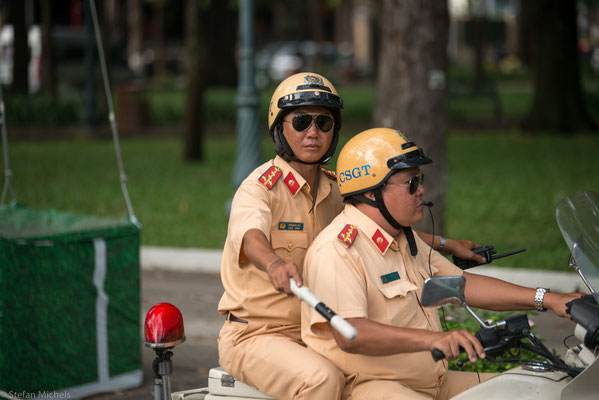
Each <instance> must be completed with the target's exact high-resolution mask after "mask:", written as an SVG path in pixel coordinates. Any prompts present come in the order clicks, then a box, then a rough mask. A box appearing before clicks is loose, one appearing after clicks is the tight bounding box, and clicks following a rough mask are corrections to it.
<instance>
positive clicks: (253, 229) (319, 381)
mask: <svg viewBox="0 0 599 400" xmlns="http://www.w3.org/2000/svg"><path fill="white" fill-rule="evenodd" d="M342 107H343V103H342V100H341V98H340V97H339V95H338V94H337V91H336V90H335V87H334V86H333V85H332V84H331V82H329V81H328V80H327V79H326V78H325V77H323V76H321V75H318V74H314V73H308V72H306V73H300V74H296V75H293V76H291V77H289V78H287V79H285V80H284V81H283V82H281V84H280V85H279V86H278V87H277V89H276V90H275V92H274V94H273V96H272V99H271V102H270V106H269V111H268V126H269V132H270V135H271V137H272V139H273V142H274V147H275V150H276V153H277V156H276V157H275V158H274V159H273V160H270V161H268V162H266V163H265V164H263V165H262V166H260V167H258V168H257V169H256V170H255V171H254V172H252V173H251V174H250V175H249V176H248V177H247V178H246V179H245V180H244V182H243V183H242V184H241V185H240V187H239V189H238V190H237V193H236V194H235V196H234V198H233V203H232V206H231V214H230V219H229V227H228V234H227V239H226V242H225V247H224V250H223V258H222V265H221V278H222V281H223V285H224V288H225V293H224V294H223V296H222V298H221V300H220V303H219V306H218V309H219V311H220V312H221V313H222V314H224V315H225V316H226V322H225V324H224V325H223V327H222V329H221V332H220V335H219V357H220V358H219V361H220V364H221V366H222V367H223V368H224V369H225V370H226V371H227V372H228V373H230V374H231V375H233V376H235V377H236V378H237V379H240V380H242V381H244V382H246V383H248V384H251V385H254V386H256V387H257V388H258V389H260V390H261V391H262V392H264V393H266V394H268V395H270V396H273V397H275V398H277V399H289V398H297V399H302V398H309V399H335V398H339V396H340V394H341V391H342V389H343V386H344V384H345V378H344V376H343V374H342V373H341V372H340V371H339V370H338V368H337V367H336V366H335V365H333V364H332V363H331V362H329V361H328V360H327V359H326V358H324V357H322V356H321V355H319V354H317V353H315V352H313V351H312V350H309V349H307V348H306V347H305V345H304V344H303V342H302V341H301V337H300V304H299V300H298V299H297V298H295V297H292V295H291V291H290V289H289V277H293V278H294V279H295V281H296V282H297V283H298V285H300V286H301V284H302V276H301V268H302V265H303V261H304V256H305V254H306V251H307V249H308V246H309V245H310V243H312V241H313V240H314V238H315V237H316V235H317V234H318V233H319V232H320V231H322V230H323V229H324V228H325V227H326V226H327V225H328V224H329V223H330V222H331V221H332V220H333V218H335V216H337V215H338V214H339V212H341V210H342V209H343V204H342V200H341V195H340V193H339V189H338V187H337V183H336V176H335V174H334V173H333V172H331V171H329V170H327V169H325V168H324V167H322V164H325V163H326V162H327V161H328V160H329V159H330V158H331V157H332V155H333V153H334V151H335V147H336V145H337V141H338V139H339V130H340V129H341V110H342ZM423 236H424V237H425V238H426V239H427V240H429V241H432V239H433V238H432V236H431V235H424V234H423ZM435 241H436V243H437V246H439V245H441V243H442V241H441V238H439V237H437V238H436V240H435ZM445 243H446V244H445V247H446V250H448V251H452V252H454V253H455V254H456V255H459V256H461V257H462V258H470V259H475V260H478V261H479V262H480V261H483V260H481V257H480V256H477V255H475V254H474V253H472V251H471V250H470V249H471V248H472V247H473V246H474V244H473V243H472V242H469V241H457V240H450V239H447V241H446V242H445Z"/></svg>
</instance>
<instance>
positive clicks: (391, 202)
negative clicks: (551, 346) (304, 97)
mask: <svg viewBox="0 0 599 400" xmlns="http://www.w3.org/2000/svg"><path fill="white" fill-rule="evenodd" d="M431 162H432V160H430V159H429V158H428V157H427V156H426V155H425V153H424V151H423V150H422V149H421V148H419V147H418V146H417V145H416V143H415V142H414V141H413V140H411V139H410V138H408V137H407V136H406V135H405V134H403V133H402V132H400V131H397V130H393V129H386V128H376V129H370V130H367V131H364V132H361V133H359V134H358V135H356V136H354V137H353V138H352V139H350V141H349V142H347V144H346V145H345V146H344V147H343V149H342V150H341V152H340V154H339V158H338V162H337V174H338V176H339V179H338V180H337V183H338V186H339V190H340V193H341V195H342V196H343V198H344V202H345V203H346V205H345V208H344V210H343V211H342V212H341V214H340V215H339V216H337V217H336V218H335V219H334V220H333V221H332V222H331V223H330V224H329V226H328V227H327V228H325V229H324V230H323V231H322V232H321V233H320V234H319V235H318V237H317V238H316V239H315V240H314V242H313V243H312V246H311V247H310V249H309V250H308V252H307V254H306V258H305V261H304V270H303V274H304V282H305V284H306V285H307V286H308V287H310V289H311V290H312V291H313V292H314V294H315V295H316V296H317V297H318V298H320V299H321V300H322V301H323V302H324V303H326V304H327V305H328V306H329V307H330V308H331V309H333V310H335V311H336V312H337V314H338V315H340V316H341V317H343V318H345V319H346V320H347V321H348V322H349V323H351V324H352V325H353V326H354V327H355V328H356V329H357V331H358V335H357V338H356V339H355V340H353V341H349V340H347V339H345V338H344V337H343V336H341V335H340V334H338V333H337V332H336V331H335V330H334V329H331V328H330V327H329V326H328V324H326V322H325V321H324V319H323V318H322V317H321V316H320V315H319V314H318V313H316V312H314V311H313V310H312V309H311V308H310V307H308V306H306V305H302V339H303V340H304V342H305V343H306V344H307V345H308V347H309V348H311V349H313V350H315V351H316V352H317V353H319V354H321V355H322V356H324V357H326V358H327V359H329V360H330V361H331V362H332V363H333V364H335V365H336V366H337V367H338V368H339V369H341V370H342V371H343V373H344V375H345V378H346V386H345V392H344V397H349V398H352V399H354V400H358V399H382V398H384V399H430V398H438V399H448V398H451V397H453V396H455V395H457V394H458V393H460V392H462V391H464V390H466V389H468V388H469V387H471V386H473V385H475V384H477V383H478V382H479V378H478V377H477V375H476V374H475V373H468V372H457V371H449V370H448V369H447V362H446V361H440V362H435V361H434V360H433V357H432V356H431V351H432V350H434V349H439V350H441V351H442V352H443V353H444V354H445V356H446V357H447V358H448V359H450V360H454V359H456V358H457V357H458V356H459V354H460V349H459V348H460V347H462V348H463V349H465V351H466V353H467V354H468V357H469V358H470V360H471V361H473V362H474V361H476V359H477V357H483V358H484V356H485V355H484V353H483V348H482V346H481V344H480V343H479V341H478V340H477V339H476V338H475V337H474V336H473V335H472V334H470V333H469V332H468V331H466V330H457V331H450V332H442V329H441V323H440V320H439V317H438V313H437V309H435V308H425V307H423V306H422V304H421V303H420V294H421V292H422V287H423V285H424V281H425V280H426V279H427V278H428V277H431V276H462V275H463V276H464V277H465V278H466V286H465V297H466V301H467V302H468V304H469V305H471V306H473V307H479V308H485V309H490V310H526V309H537V310H543V309H550V310H552V311H553V312H555V313H556V314H557V315H559V316H561V317H565V316H566V313H565V310H566V306H565V304H566V303H567V302H568V301H570V300H573V299H574V298H577V297H579V296H580V293H569V294H558V293H552V292H549V291H548V290H546V289H542V288H539V289H531V288H525V287H522V286H517V285H513V284H510V283H508V282H504V281H501V280H498V279H494V278H490V277H485V276H482V275H476V274H470V273H467V272H463V271H462V270H461V269H459V268H458V267H456V266H455V265H453V264H452V263H451V262H449V261H448V260H447V259H446V258H445V257H443V256H442V255H441V254H440V253H439V252H437V251H434V250H431V249H430V247H429V246H428V245H427V244H426V243H425V242H424V241H423V240H422V239H420V237H419V236H418V235H414V234H413V231H412V228H411V227H412V226H413V225H414V224H416V223H417V222H419V221H420V220H422V218H423V210H424V207H426V201H425V198H424V195H425V189H424V186H423V182H424V175H423V172H424V171H425V169H426V165H427V164H430V163H431ZM341 177H343V178H341ZM491 376H492V374H482V373H481V374H480V379H481V380H484V379H488V378H489V377H491Z"/></svg>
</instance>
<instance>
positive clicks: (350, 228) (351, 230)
mask: <svg viewBox="0 0 599 400" xmlns="http://www.w3.org/2000/svg"><path fill="white" fill-rule="evenodd" d="M357 235H358V227H357V226H355V225H350V224H347V225H345V227H344V228H343V230H341V232H339V235H338V236H337V238H338V239H339V240H341V241H342V242H345V243H346V244H348V245H349V246H351V245H352V244H354V239H355V238H356V236H357Z"/></svg>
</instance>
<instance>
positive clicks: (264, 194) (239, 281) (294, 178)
mask: <svg viewBox="0 0 599 400" xmlns="http://www.w3.org/2000/svg"><path fill="white" fill-rule="evenodd" d="M273 166H274V167H276V168H273ZM277 168H278V169H277ZM319 174H320V176H319V180H318V193H317V196H316V204H315V206H314V210H312V211H310V209H311V208H312V195H311V194H310V187H309V185H308V184H307V183H306V181H305V180H304V179H303V178H302V176H301V175H300V174H299V173H298V172H297V171H295V170H294V169H293V168H292V167H291V166H290V165H289V164H288V163H287V162H285V160H283V159H282V158H280V157H276V158H275V159H274V160H270V161H268V162H267V163H265V164H263V165H262V166H260V167H258V168H257V169H256V170H254V172H252V173H251V174H250V175H249V176H248V177H247V178H246V179H245V180H244V181H243V183H242V184H241V185H240V187H239V189H238V190H237V192H236V193H235V196H234V198H233V203H232V205H231V215H230V217H229V228H228V234H227V239H226V242H225V247H224V250H223V258H222V264H221V279H222V281H223V285H224V287H225V293H224V294H223V296H222V298H221V300H220V302H219V304H218V310H219V312H221V313H222V314H226V313H227V312H228V311H230V312H232V313H233V314H234V315H235V316H236V317H239V318H243V319H246V320H248V319H251V320H254V321H263V322H268V323H271V324H280V325H295V326H297V327H298V328H299V324H300V305H299V300H298V299H297V297H293V298H289V297H288V296H287V295H286V294H284V293H279V292H278V291H277V290H275V288H274V287H273V286H272V284H271V282H270V280H269V278H268V275H267V274H266V272H263V271H261V270H259V269H258V268H256V267H255V266H254V265H252V264H251V263H250V261H249V260H248V259H247V257H246V256H245V254H244V253H243V247H242V242H243V235H244V234H245V233H246V232H247V231H248V230H250V229H259V230H260V231H262V232H263V233H264V235H265V236H266V237H267V238H268V239H269V240H270V243H271V245H272V247H273V249H274V251H275V252H276V253H277V255H278V256H279V257H281V258H282V259H283V260H285V261H293V262H295V263H296V264H297V266H298V267H299V269H300V273H301V271H302V266H303V261H304V256H305V254H306V251H307V249H308V246H309V244H310V243H312V241H313V240H314V238H315V237H316V235H318V233H320V231H321V230H322V229H324V228H325V227H326V226H327V225H328V224H329V223H330V222H331V221H332V220H333V218H335V216H337V215H338V214H339V212H341V210H342V209H343V204H342V202H341V196H340V194H339V189H338V188H337V183H336V181H335V179H334V178H332V177H331V176H329V175H327V174H325V173H324V172H323V170H322V169H321V170H320V171H319ZM331 174H332V173H331Z"/></svg>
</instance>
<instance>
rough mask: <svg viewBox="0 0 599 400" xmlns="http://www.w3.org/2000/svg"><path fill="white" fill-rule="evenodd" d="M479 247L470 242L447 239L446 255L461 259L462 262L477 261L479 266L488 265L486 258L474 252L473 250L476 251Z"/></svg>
mask: <svg viewBox="0 0 599 400" xmlns="http://www.w3.org/2000/svg"><path fill="white" fill-rule="evenodd" d="M477 247H480V246H479V245H477V244H475V243H474V242H472V241H470V240H456V239H449V238H445V248H444V250H445V252H446V253H448V254H450V255H452V256H456V257H459V258H461V259H462V260H472V261H476V262H477V263H479V264H483V263H486V262H487V259H486V258H484V257H483V256H481V255H479V254H476V253H474V252H473V251H472V249H475V248H477Z"/></svg>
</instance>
